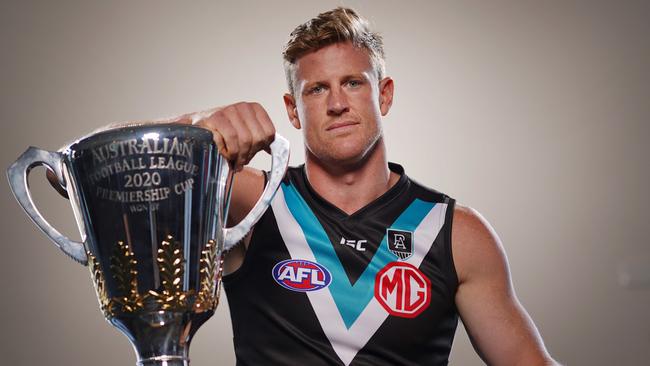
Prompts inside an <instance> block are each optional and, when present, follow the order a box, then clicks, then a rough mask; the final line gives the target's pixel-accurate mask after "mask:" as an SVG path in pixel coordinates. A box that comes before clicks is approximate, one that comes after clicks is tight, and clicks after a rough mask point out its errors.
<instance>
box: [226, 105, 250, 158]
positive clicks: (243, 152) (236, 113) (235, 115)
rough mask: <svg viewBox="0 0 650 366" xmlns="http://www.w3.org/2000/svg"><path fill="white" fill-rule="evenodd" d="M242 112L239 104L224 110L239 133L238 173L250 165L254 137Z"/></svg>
mask: <svg viewBox="0 0 650 366" xmlns="http://www.w3.org/2000/svg"><path fill="white" fill-rule="evenodd" d="M240 110H241V107H239V106H238V104H235V105H231V106H228V107H226V108H224V110H223V112H224V114H225V115H226V116H227V117H228V119H229V121H230V123H231V125H232V126H233V128H234V129H235V131H237V142H238V144H239V151H238V153H237V157H236V160H235V161H234V163H235V168H236V170H237V171H239V170H241V168H243V167H244V165H245V164H246V163H248V160H249V155H250V153H251V148H252V146H253V135H252V134H251V131H250V130H249V129H248V123H247V122H246V120H245V116H244V115H242V114H241V113H240Z"/></svg>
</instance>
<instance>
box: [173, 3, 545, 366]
mask: <svg viewBox="0 0 650 366" xmlns="http://www.w3.org/2000/svg"><path fill="white" fill-rule="evenodd" d="M284 60H285V71H286V76H287V81H288V87H289V93H287V94H285V95H284V102H285V105H286V110H287V114H288V117H289V120H290V122H291V124H292V125H293V126H294V127H295V128H297V129H301V130H302V131H303V136H304V148H305V155H306V159H305V164H304V165H302V166H299V167H295V168H290V170H289V172H288V173H287V175H286V177H285V179H284V182H283V184H282V186H281V189H280V190H279V191H278V193H277V194H276V196H275V198H274V201H273V204H272V206H271V208H270V209H269V210H268V211H267V212H266V213H265V215H264V217H263V218H262V219H261V220H260V222H259V223H258V224H257V225H256V227H255V229H254V231H253V233H252V234H251V235H250V236H249V237H248V238H247V239H246V241H245V242H244V243H243V244H241V245H239V246H238V247H236V248H235V249H233V250H232V251H231V252H230V253H229V254H228V256H227V261H226V272H227V275H226V276H225V278H224V286H225V290H226V293H227V296H228V303H229V305H230V311H231V314H232V321H233V329H234V344H235V351H236V355H237V364H238V365H296V364H304V365H446V364H447V363H448V357H449V352H450V350H451V346H452V340H453V336H454V333H455V330H456V326H457V320H458V316H460V317H461V319H462V321H463V323H464V325H465V327H466V328H467V331H468V333H469V335H470V337H471V339H472V341H473V344H474V345H475V347H476V350H477V352H478V353H479V355H480V356H481V357H482V358H483V360H485V362H486V363H488V364H493V365H548V364H555V362H554V361H553V360H552V359H551V357H550V356H549V354H548V353H547V351H546V350H545V348H544V344H543V342H542V339H541V338H540V336H539V334H538V332H537V330H536V328H535V326H534V324H533V322H532V321H531V319H530V318H529V316H528V315H527V314H526V312H525V310H524V309H523V308H522V306H521V305H520V304H519V302H518V300H517V298H516V297H515V293H514V290H513V288H512V284H511V281H510V274H509V270H508V263H507V260H506V256H505V253H504V251H503V248H502V246H501V243H500V241H499V238H498V237H497V235H496V233H495V232H494V230H493V229H492V228H491V227H490V225H489V224H488V223H487V222H486V221H485V219H483V218H482V217H481V216H480V215H479V214H478V213H477V212H476V211H474V210H472V209H470V208H467V207H463V206H461V205H458V204H455V201H454V200H453V199H452V198H450V197H448V196H447V195H445V194H442V193H440V192H437V191H435V190H432V189H429V188H426V187H423V186H421V185H419V184H418V183H416V182H414V181H413V180H411V179H410V178H409V177H408V176H407V175H406V174H405V172H404V170H403V168H402V167H401V166H399V165H397V164H393V163H389V162H388V159H387V156H386V149H385V146H384V139H383V133H382V123H381V122H382V121H381V120H382V117H383V116H385V115H386V114H387V113H388V112H389V110H390V108H391V104H392V100H393V80H392V79H391V78H390V77H387V76H386V75H385V71H384V51H383V43H382V39H381V37H380V36H379V35H377V34H375V33H373V32H372V31H370V29H369V27H368V23H367V22H366V21H365V20H364V19H363V18H361V17H360V16H359V15H358V14H356V13H355V12H354V11H353V10H351V9H346V8H336V9H334V10H332V11H328V12H325V13H322V14H320V15H318V16H317V17H316V18H314V19H312V20H310V21H308V22H306V23H304V24H302V25H300V26H298V27H297V28H296V29H295V30H294V31H293V32H292V33H291V37H290V40H289V42H288V43H287V45H286V48H285V52H284ZM190 120H192V121H194V123H196V124H197V125H199V126H202V127H205V128H207V129H210V130H212V131H213V132H214V135H215V140H216V142H217V144H218V145H219V146H220V147H221V152H222V153H223V154H224V155H225V156H226V157H227V158H228V159H230V160H231V161H232V162H233V164H234V165H235V166H236V167H237V169H238V170H241V169H242V168H243V167H244V166H245V165H246V164H247V163H248V162H249V161H250V159H251V158H252V157H253V156H254V155H255V154H256V153H257V152H259V151H260V150H262V149H265V148H267V147H268V146H269V144H270V142H271V141H272V140H273V136H274V133H275V129H274V126H273V123H272V122H271V120H270V119H269V117H268V115H267V114H266V112H265V111H264V109H263V108H262V107H261V106H260V105H259V104H256V103H237V104H233V105H229V106H225V107H221V108H217V109H214V110H211V111H208V112H203V113H198V114H194V115H190V116H184V117H183V118H181V119H179V121H186V122H189V121H190ZM264 179H265V178H264V174H263V173H262V172H259V171H256V170H254V169H250V168H243V170H242V171H241V172H240V173H239V175H238V178H237V183H236V187H235V191H234V196H233V202H232V209H231V216H232V219H233V220H234V221H237V220H240V219H241V218H242V217H243V216H244V215H245V214H246V212H247V211H248V210H249V209H250V208H251V207H252V206H253V204H254V203H255V201H256V200H257V198H258V197H259V195H260V194H261V191H262V188H263V185H264Z"/></svg>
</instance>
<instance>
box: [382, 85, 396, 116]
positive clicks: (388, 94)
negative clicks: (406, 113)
mask: <svg viewBox="0 0 650 366" xmlns="http://www.w3.org/2000/svg"><path fill="white" fill-rule="evenodd" d="M393 88H394V84H393V79H391V78H389V77H385V78H383V79H382V80H381V81H380V82H379V110H380V111H381V115H382V116H385V115H387V114H388V111H389V110H390V107H391V106H392V105H393Z"/></svg>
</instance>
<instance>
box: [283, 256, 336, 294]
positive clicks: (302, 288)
mask: <svg viewBox="0 0 650 366" xmlns="http://www.w3.org/2000/svg"><path fill="white" fill-rule="evenodd" d="M273 279H275V282H277V283H278V284H279V285H280V286H282V287H284V288H286V289H287V290H291V291H298V292H307V291H316V290H320V289H322V288H325V287H327V286H329V284H330V282H332V274H331V273H330V271H328V270H327V268H325V267H323V266H321V265H320V264H318V263H315V262H312V261H308V260H304V259H287V260H284V261H282V262H280V263H278V264H276V265H275V266H274V267H273Z"/></svg>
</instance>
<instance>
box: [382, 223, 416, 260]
mask: <svg viewBox="0 0 650 366" xmlns="http://www.w3.org/2000/svg"><path fill="white" fill-rule="evenodd" d="M386 236H387V237H388V250H390V252H391V253H393V254H395V255H396V256H397V258H399V259H401V260H405V259H406V258H408V257H410V256H412V255H413V233H412V232H410V231H404V230H395V229H388V230H386Z"/></svg>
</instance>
